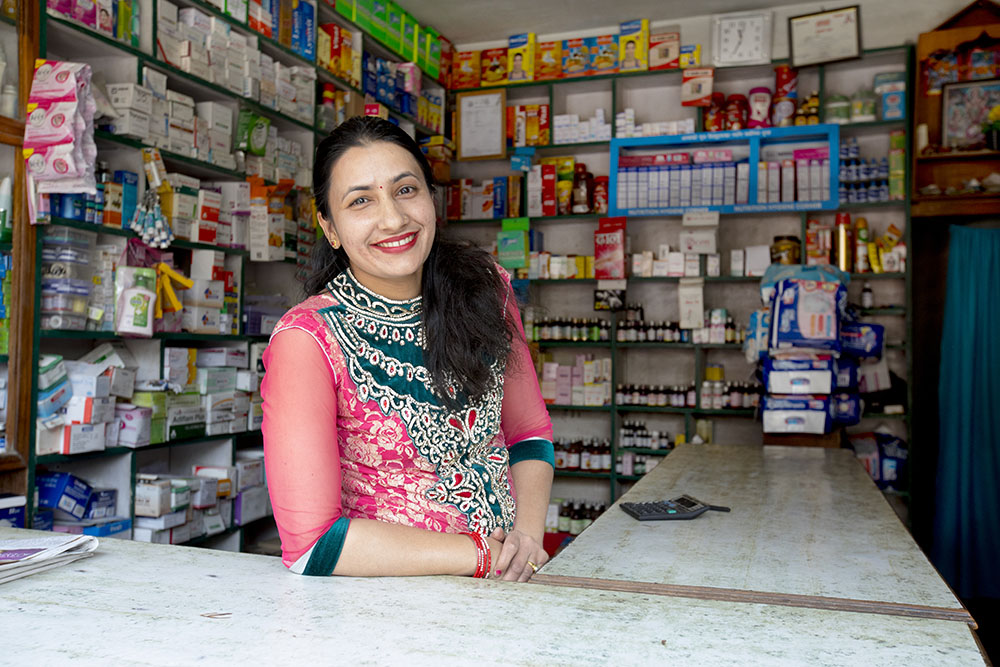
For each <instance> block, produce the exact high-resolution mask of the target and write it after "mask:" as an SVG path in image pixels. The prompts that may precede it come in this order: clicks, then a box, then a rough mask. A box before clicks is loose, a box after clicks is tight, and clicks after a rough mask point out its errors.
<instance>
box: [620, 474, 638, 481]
mask: <svg viewBox="0 0 1000 667" xmlns="http://www.w3.org/2000/svg"><path fill="white" fill-rule="evenodd" d="M643 477H645V475H617V474H616V475H615V479H617V480H618V481H619V482H638V481H639V480H640V479H642V478H643Z"/></svg>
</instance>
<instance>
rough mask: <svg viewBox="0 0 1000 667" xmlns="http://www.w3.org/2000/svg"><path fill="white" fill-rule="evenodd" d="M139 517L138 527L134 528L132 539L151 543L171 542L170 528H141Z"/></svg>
mask: <svg viewBox="0 0 1000 667" xmlns="http://www.w3.org/2000/svg"><path fill="white" fill-rule="evenodd" d="M138 522H139V519H138V517H136V527H135V528H134V529H133V530H132V540H133V541H135V542H148V543H149V544H170V531H169V530H153V529H152V528H140V527H139V525H138Z"/></svg>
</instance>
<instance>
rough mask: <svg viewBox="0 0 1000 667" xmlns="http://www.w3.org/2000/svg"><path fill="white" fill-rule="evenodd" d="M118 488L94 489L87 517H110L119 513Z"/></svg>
mask: <svg viewBox="0 0 1000 667" xmlns="http://www.w3.org/2000/svg"><path fill="white" fill-rule="evenodd" d="M117 510H118V489H94V490H93V492H92V493H91V494H90V501H89V502H88V503H87V511H86V512H85V513H84V515H83V516H84V518H85V519H110V518H111V517H113V516H116V515H117V513H118V512H117Z"/></svg>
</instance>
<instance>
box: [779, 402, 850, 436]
mask: <svg viewBox="0 0 1000 667" xmlns="http://www.w3.org/2000/svg"><path fill="white" fill-rule="evenodd" d="M763 406H764V410H763V420H764V433H814V434H817V435H821V434H823V433H829V432H830V430H831V428H832V425H833V423H832V422H833V419H832V410H831V407H830V406H831V404H830V397H829V396H787V395H775V396H770V395H767V396H764V404H763Z"/></svg>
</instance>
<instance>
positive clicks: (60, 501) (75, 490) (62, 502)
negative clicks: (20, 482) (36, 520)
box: [35, 472, 94, 521]
mask: <svg viewBox="0 0 1000 667" xmlns="http://www.w3.org/2000/svg"><path fill="white" fill-rule="evenodd" d="M35 486H36V487H37V490H38V506H39V507H41V508H44V509H50V510H52V513H53V515H54V516H55V517H56V518H57V519H64V520H69V521H74V520H76V521H78V520H80V519H82V518H83V515H84V514H85V513H86V511H87V504H88V503H89V502H90V496H91V494H92V493H93V492H94V489H93V487H91V486H90V484H88V483H87V482H85V481H84V480H82V479H80V478H79V477H77V476H76V475H74V474H72V473H68V472H51V473H42V474H40V475H38V476H37V477H36V478H35Z"/></svg>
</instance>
